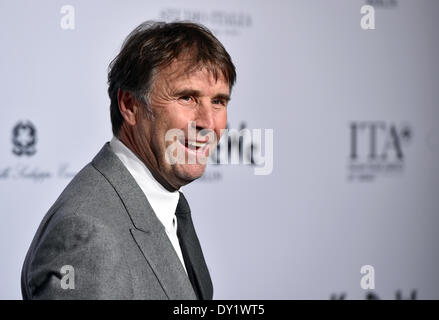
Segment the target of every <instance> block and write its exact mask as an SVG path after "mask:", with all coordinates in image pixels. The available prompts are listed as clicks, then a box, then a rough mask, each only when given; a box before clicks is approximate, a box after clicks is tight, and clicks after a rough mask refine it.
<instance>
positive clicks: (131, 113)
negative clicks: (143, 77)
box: [117, 89, 139, 126]
mask: <svg viewBox="0 0 439 320" xmlns="http://www.w3.org/2000/svg"><path fill="white" fill-rule="evenodd" d="M117 101H118V103H119V111H120V114H121V115H122V117H123V119H124V120H125V122H126V123H127V124H129V125H130V126H134V125H136V114H137V112H138V110H139V106H138V101H137V100H136V99H135V98H134V97H133V95H132V94H131V93H130V92H128V91H124V90H122V89H119V90H118V91H117Z"/></svg>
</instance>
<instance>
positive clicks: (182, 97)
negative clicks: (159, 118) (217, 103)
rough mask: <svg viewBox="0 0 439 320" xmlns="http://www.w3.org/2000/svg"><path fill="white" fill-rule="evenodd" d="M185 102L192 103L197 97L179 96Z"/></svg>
mask: <svg viewBox="0 0 439 320" xmlns="http://www.w3.org/2000/svg"><path fill="white" fill-rule="evenodd" d="M178 100H180V101H181V102H182V103H184V104H190V103H193V102H195V98H194V97H193V96H181V97H179V98H178Z"/></svg>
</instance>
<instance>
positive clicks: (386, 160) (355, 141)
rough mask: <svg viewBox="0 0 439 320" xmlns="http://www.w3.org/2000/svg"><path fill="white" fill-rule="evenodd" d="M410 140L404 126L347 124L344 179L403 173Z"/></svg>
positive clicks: (356, 122)
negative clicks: (346, 152)
mask: <svg viewBox="0 0 439 320" xmlns="http://www.w3.org/2000/svg"><path fill="white" fill-rule="evenodd" d="M412 139H413V129H412V128H411V126H410V125H408V124H407V123H403V124H398V123H393V122H386V121H353V122H351V123H349V158H348V166H347V169H348V179H349V180H361V181H371V180H374V179H375V178H376V177H377V176H383V175H389V174H399V173H401V172H403V170H404V165H405V162H406V149H407V147H408V145H409V144H410V143H411V140H412Z"/></svg>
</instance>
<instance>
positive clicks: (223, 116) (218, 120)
mask: <svg viewBox="0 0 439 320" xmlns="http://www.w3.org/2000/svg"><path fill="white" fill-rule="evenodd" d="M226 125H227V109H224V111H221V112H219V113H218V114H217V115H216V117H215V134H216V135H217V137H218V140H219V139H220V138H221V133H222V132H223V130H224V129H225V128H226Z"/></svg>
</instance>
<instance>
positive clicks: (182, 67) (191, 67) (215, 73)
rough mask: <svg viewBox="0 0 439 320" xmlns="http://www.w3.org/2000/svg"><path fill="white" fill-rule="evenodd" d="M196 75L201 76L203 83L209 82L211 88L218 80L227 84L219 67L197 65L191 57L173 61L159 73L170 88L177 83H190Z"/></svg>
mask: <svg viewBox="0 0 439 320" xmlns="http://www.w3.org/2000/svg"><path fill="white" fill-rule="evenodd" d="M203 71H207V72H203ZM196 74H198V75H199V76H200V79H201V80H202V81H207V82H208V84H209V85H211V86H212V85H214V84H215V83H216V82H217V81H218V80H221V81H224V82H226V80H225V77H224V75H223V74H222V72H221V71H219V70H218V67H216V66H213V65H209V64H204V63H202V62H198V63H196V62H195V61H194V59H193V58H191V57H184V58H179V59H178V60H174V61H172V62H171V63H170V64H169V65H167V66H165V67H163V68H162V69H161V70H160V71H159V73H158V78H160V80H161V81H163V84H166V86H168V87H169V86H172V84H175V83H176V82H184V81H188V80H189V79H190V78H192V77H193V76H194V75H196Z"/></svg>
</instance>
